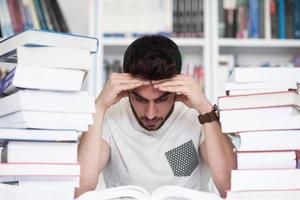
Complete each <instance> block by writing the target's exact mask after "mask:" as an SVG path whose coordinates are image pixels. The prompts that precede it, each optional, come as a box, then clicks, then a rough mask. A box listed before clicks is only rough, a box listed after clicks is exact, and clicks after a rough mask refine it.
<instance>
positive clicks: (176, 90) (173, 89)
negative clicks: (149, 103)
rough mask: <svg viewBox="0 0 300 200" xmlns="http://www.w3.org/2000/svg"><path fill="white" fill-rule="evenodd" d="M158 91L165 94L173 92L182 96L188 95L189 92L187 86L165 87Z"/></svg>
mask: <svg viewBox="0 0 300 200" xmlns="http://www.w3.org/2000/svg"><path fill="white" fill-rule="evenodd" d="M158 89H159V90H161V91H164V92H173V93H182V94H186V92H187V88H186V87H185V86H165V87H159V88H158Z"/></svg>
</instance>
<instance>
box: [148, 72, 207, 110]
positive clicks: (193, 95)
mask: <svg viewBox="0 0 300 200" xmlns="http://www.w3.org/2000/svg"><path fill="white" fill-rule="evenodd" d="M151 83H152V84H153V86H154V88H157V89H159V90H161V91H165V92H174V93H176V94H177V96H176V101H181V102H183V103H184V104H185V105H187V106H188V107H190V108H194V109H196V110H197V111H198V112H199V113H200V114H204V113H207V112H210V111H211V109H212V105H211V103H210V102H209V100H208V99H207V97H206V96H205V95H204V93H203V92H202V88H201V87H200V85H199V84H198V83H197V82H196V81H195V80H194V79H193V78H192V77H190V76H187V75H182V74H180V75H176V76H174V77H172V78H169V79H163V80H157V81H151Z"/></svg>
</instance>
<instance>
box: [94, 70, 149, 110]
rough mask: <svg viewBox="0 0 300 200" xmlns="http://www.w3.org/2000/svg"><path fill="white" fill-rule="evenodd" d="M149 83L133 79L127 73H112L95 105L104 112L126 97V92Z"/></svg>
mask: <svg viewBox="0 0 300 200" xmlns="http://www.w3.org/2000/svg"><path fill="white" fill-rule="evenodd" d="M149 84H150V82H149V81H145V80H143V79H141V78H137V77H133V76H132V75H130V74H128V73H112V74H111V76H110V78H109V80H108V81H107V83H106V84H105V86H104V88H103V90H102V91H101V93H100V94H99V96H98V97H97V100H96V105H97V106H100V107H101V108H102V109H104V110H106V109H107V108H109V107H110V106H111V105H113V104H115V103H117V102H118V101H120V100H121V99H122V98H123V97H125V96H127V95H128V92H127V91H128V90H131V89H134V88H137V87H140V86H143V85H149Z"/></svg>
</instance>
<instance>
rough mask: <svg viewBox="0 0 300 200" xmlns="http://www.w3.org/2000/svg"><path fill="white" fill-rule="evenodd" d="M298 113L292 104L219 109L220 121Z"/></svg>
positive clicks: (299, 113) (283, 116)
mask: <svg viewBox="0 0 300 200" xmlns="http://www.w3.org/2000/svg"><path fill="white" fill-rule="evenodd" d="M293 115H300V111H299V110H298V109H296V108H295V107H294V106H277V107H268V108H249V109H235V110H221V111H220V121H221V122H223V121H225V122H226V121H229V120H256V119H265V118H269V117H271V118H273V117H274V116H276V117H278V118H285V117H287V116H293Z"/></svg>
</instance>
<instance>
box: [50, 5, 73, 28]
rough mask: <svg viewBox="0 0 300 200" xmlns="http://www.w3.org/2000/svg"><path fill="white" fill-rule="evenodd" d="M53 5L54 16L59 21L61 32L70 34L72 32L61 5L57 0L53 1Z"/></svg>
mask: <svg viewBox="0 0 300 200" xmlns="http://www.w3.org/2000/svg"><path fill="white" fill-rule="evenodd" d="M51 5H52V8H53V11H54V15H55V17H56V19H57V21H58V24H59V27H60V28H59V29H60V31H62V32H69V31H70V30H69V27H68V24H67V22H66V20H65V17H64V15H63V13H62V11H61V9H60V7H59V4H58V3H57V0H51Z"/></svg>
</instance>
